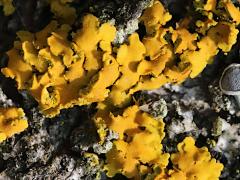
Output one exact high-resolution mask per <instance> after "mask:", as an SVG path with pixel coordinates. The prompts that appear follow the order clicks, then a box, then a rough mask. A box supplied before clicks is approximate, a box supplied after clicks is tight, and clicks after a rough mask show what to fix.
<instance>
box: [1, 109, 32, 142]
mask: <svg viewBox="0 0 240 180" xmlns="http://www.w3.org/2000/svg"><path fill="white" fill-rule="evenodd" d="M27 127H28V122H27V120H26V118H25V114H24V112H23V110H22V109H20V108H14V107H9V108H0V143H1V142H2V141H4V140H6V139H7V138H9V137H11V136H13V135H14V134H17V133H20V132H22V131H24V130H25V129H26V128H27Z"/></svg>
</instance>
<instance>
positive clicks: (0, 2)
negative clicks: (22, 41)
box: [0, 0, 15, 16]
mask: <svg viewBox="0 0 240 180" xmlns="http://www.w3.org/2000/svg"><path fill="white" fill-rule="evenodd" d="M0 6H3V12H4V15H5V16H9V15H11V14H12V13H14V11H15V8H14V6H13V4H12V0H0Z"/></svg>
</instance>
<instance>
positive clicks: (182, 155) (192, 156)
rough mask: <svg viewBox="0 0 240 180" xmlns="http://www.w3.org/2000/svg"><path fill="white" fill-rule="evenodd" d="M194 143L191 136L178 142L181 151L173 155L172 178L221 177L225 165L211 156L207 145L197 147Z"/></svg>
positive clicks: (213, 179)
mask: <svg viewBox="0 0 240 180" xmlns="http://www.w3.org/2000/svg"><path fill="white" fill-rule="evenodd" d="M194 144H195V141H194V139H193V138H191V137H187V138H185V139H184V140H183V142H181V143H179V144H178V146H177V147H178V151H179V152H177V153H175V154H172V155H171V161H172V163H173V167H174V169H173V170H170V171H169V172H168V174H169V176H170V177H169V179H170V180H178V179H183V180H184V179H186V180H188V179H199V180H206V179H209V180H210V179H211V180H217V179H219V176H220V174H221V171H222V170H223V165H222V164H221V163H219V162H217V161H216V159H214V158H212V157H211V155H210V153H209V152H208V149H207V147H202V148H197V147H196V146H195V145H194Z"/></svg>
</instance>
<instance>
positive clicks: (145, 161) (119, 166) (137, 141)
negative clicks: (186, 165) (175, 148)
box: [105, 106, 169, 178]
mask: <svg viewBox="0 0 240 180" xmlns="http://www.w3.org/2000/svg"><path fill="white" fill-rule="evenodd" d="M108 127H109V128H110V129H112V130H114V131H115V132H117V133H118V134H119V136H120V138H119V139H118V140H116V141H114V146H113V148H112V149H111V150H110V151H109V152H108V153H107V154H106V156H107V161H106V163H107V164H106V166H105V169H106V170H107V175H108V176H109V177H113V176H114V175H115V174H116V173H122V174H123V175H125V176H127V177H128V178H133V177H135V178H137V177H140V176H141V175H144V174H146V173H148V172H150V171H151V166H159V167H160V168H165V167H166V165H167V164H168V158H169V155H168V154H164V153H163V152H162V144H161V141H162V139H163V137H164V131H163V130H164V123H163V121H162V120H159V121H157V120H155V119H153V118H152V117H151V116H149V115H148V114H146V113H144V112H141V111H140V110H139V108H138V106H132V107H129V108H127V109H125V110H124V113H123V115H118V116H114V115H113V114H110V121H109V122H108Z"/></svg>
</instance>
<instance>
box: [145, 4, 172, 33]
mask: <svg viewBox="0 0 240 180" xmlns="http://www.w3.org/2000/svg"><path fill="white" fill-rule="evenodd" d="M171 18H172V15H171V14H170V13H169V12H167V11H166V10H165V8H164V6H163V5H162V3H161V2H160V1H154V5H153V6H152V7H150V8H147V9H146V10H145V11H144V13H143V16H142V17H141V19H142V21H143V22H144V25H145V27H146V30H147V32H148V33H152V32H153V31H155V30H158V28H159V27H161V26H162V25H165V24H166V23H167V22H168V21H169V20H170V19H171Z"/></svg>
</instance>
